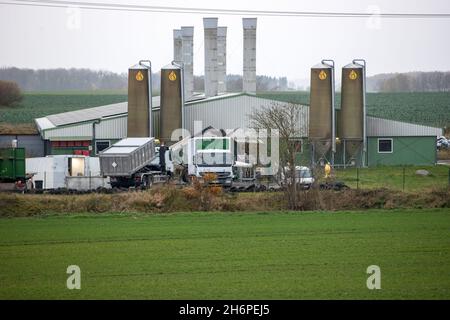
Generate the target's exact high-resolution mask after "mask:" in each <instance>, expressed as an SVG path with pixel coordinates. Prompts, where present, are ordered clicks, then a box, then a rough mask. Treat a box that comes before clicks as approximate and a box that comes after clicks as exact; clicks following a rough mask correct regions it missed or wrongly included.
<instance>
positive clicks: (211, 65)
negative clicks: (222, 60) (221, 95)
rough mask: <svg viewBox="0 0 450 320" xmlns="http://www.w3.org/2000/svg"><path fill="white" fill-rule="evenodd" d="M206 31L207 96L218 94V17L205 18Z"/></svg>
mask: <svg viewBox="0 0 450 320" xmlns="http://www.w3.org/2000/svg"><path fill="white" fill-rule="evenodd" d="M203 28H204V32H205V96H206V97H213V96H216V95H217V18H203Z"/></svg>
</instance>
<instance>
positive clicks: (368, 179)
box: [334, 165, 450, 191]
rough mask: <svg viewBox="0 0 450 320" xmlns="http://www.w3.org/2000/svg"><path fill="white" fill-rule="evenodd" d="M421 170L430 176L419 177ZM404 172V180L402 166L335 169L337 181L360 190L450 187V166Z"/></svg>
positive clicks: (414, 168)
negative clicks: (418, 172)
mask: <svg viewBox="0 0 450 320" xmlns="http://www.w3.org/2000/svg"><path fill="white" fill-rule="evenodd" d="M419 169H425V170H427V171H428V172H430V175H429V176H420V175H417V174H416V171H417V170H419ZM357 170H358V171H359V172H357ZM404 170H405V171H404V180H403V167H402V166H380V167H370V168H359V169H356V168H346V169H335V170H334V175H335V177H336V179H337V180H339V181H343V182H344V183H345V184H347V185H348V186H349V187H351V188H353V189H356V188H357V187H359V188H360V189H377V188H388V189H392V190H403V188H404V191H420V190H422V191H423V190H431V189H434V188H436V189H439V188H440V189H442V188H445V187H447V186H450V172H449V171H450V167H449V166H445V165H436V166H405V167H404ZM358 175H359V177H358ZM358 180H359V181H358Z"/></svg>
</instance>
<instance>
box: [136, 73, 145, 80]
mask: <svg viewBox="0 0 450 320" xmlns="http://www.w3.org/2000/svg"><path fill="white" fill-rule="evenodd" d="M136 80H137V81H142V80H144V75H143V74H142V72H140V71H139V72H138V73H136Z"/></svg>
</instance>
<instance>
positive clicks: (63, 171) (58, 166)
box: [26, 155, 111, 190]
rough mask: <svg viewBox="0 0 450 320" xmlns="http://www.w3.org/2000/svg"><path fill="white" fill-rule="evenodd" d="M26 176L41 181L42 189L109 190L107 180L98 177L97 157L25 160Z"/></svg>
mask: <svg viewBox="0 0 450 320" xmlns="http://www.w3.org/2000/svg"><path fill="white" fill-rule="evenodd" d="M26 168H27V174H33V175H34V177H33V181H38V180H41V181H42V188H43V189H58V188H67V189H76V190H94V189H96V188H98V187H104V188H110V187H111V186H110V184H109V179H106V178H103V177H101V176H100V163H99V158H97V157H86V156H78V155H54V156H46V157H39V158H27V159H26Z"/></svg>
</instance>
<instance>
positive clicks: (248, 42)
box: [242, 18, 256, 93]
mask: <svg viewBox="0 0 450 320" xmlns="http://www.w3.org/2000/svg"><path fill="white" fill-rule="evenodd" d="M242 26H243V27H244V70H243V71H244V74H243V77H242V91H244V92H248V93H256V18H242Z"/></svg>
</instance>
